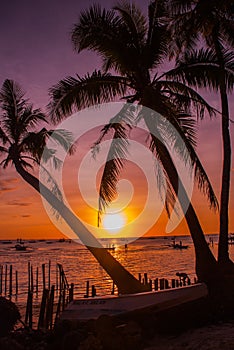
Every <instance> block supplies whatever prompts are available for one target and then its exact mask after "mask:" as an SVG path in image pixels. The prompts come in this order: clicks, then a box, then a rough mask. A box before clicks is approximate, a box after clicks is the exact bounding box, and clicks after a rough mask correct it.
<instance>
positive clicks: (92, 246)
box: [0, 80, 148, 294]
mask: <svg viewBox="0 0 234 350" xmlns="http://www.w3.org/2000/svg"><path fill="white" fill-rule="evenodd" d="M0 107H1V109H2V115H1V124H0V140H1V144H0V154H1V157H3V160H2V161H1V163H0V164H1V166H2V167H3V168H4V169H5V168H6V167H7V166H8V165H10V164H12V165H14V167H15V169H16V171H17V172H18V174H19V175H20V176H21V177H22V178H23V179H24V180H25V181H26V182H27V183H28V184H29V185H30V186H32V187H33V188H34V189H35V190H36V191H37V192H39V193H40V194H41V195H42V196H43V197H44V198H45V199H46V200H47V202H48V203H49V204H50V205H51V206H52V207H53V208H54V209H55V210H56V212H57V213H58V214H59V215H60V216H61V217H62V218H63V219H64V220H65V221H66V223H67V224H68V225H69V226H70V228H71V229H72V230H73V231H74V232H75V234H77V236H78V237H79V238H80V240H81V241H82V242H83V243H84V244H85V245H86V247H87V248H88V249H89V251H90V252H91V253H92V254H93V255H94V257H95V258H96V259H97V261H98V262H99V263H100V265H101V266H102V267H103V268H104V269H105V270H106V272H107V273H108V274H109V275H110V276H111V278H112V279H113V281H114V283H115V284H116V285H117V287H118V289H119V292H120V293H122V294H124V293H136V292H142V291H146V290H148V287H147V286H144V285H142V284H141V283H140V282H139V281H138V280H137V279H135V277H134V276H133V275H131V274H130V273H129V272H128V271H127V270H126V269H125V268H124V267H123V266H122V265H121V264H120V263H119V262H118V261H116V260H115V259H114V257H113V256H112V255H111V254H109V253H108V252H107V251H106V250H105V249H104V248H102V246H101V244H100V243H99V242H98V241H97V240H96V239H95V237H94V236H93V235H92V234H91V233H90V232H89V231H88V230H87V229H86V228H85V226H84V225H83V224H82V223H81V222H80V220H79V219H78V218H77V217H76V216H75V215H74V214H73V212H72V211H70V210H69V209H68V208H67V207H66V205H65V204H64V202H63V199H62V196H61V193H60V192H59V189H58V188H57V187H56V182H55V181H54V180H53V179H52V178H50V184H52V187H53V189H54V190H53V189H50V188H49V187H48V186H46V185H44V184H43V183H41V182H40V181H39V180H38V179H37V178H36V177H35V176H34V175H33V174H32V173H31V172H29V169H33V166H35V165H36V166H38V165H40V160H41V157H42V156H43V152H44V151H45V150H46V152H45V153H46V155H47V157H48V156H49V155H50V156H51V159H52V161H53V164H55V165H59V159H56V154H55V152H54V150H53V149H46V140H47V139H48V138H49V137H51V138H53V139H54V141H55V142H57V143H59V144H60V145H61V146H62V147H63V148H64V149H65V150H66V151H67V152H69V153H72V152H73V147H72V137H71V134H70V133H68V132H66V131H64V130H57V131H53V130H47V129H45V128H42V129H41V130H40V131H36V128H37V126H38V124H39V123H41V122H46V121H47V119H46V117H45V115H44V114H43V113H42V112H41V111H40V109H33V106H32V105H31V104H29V103H28V102H27V100H25V99H24V93H23V91H22V89H21V88H20V86H19V85H18V84H17V83H15V82H14V81H12V80H5V81H4V83H3V86H2V89H1V91H0ZM47 175H49V174H47Z"/></svg>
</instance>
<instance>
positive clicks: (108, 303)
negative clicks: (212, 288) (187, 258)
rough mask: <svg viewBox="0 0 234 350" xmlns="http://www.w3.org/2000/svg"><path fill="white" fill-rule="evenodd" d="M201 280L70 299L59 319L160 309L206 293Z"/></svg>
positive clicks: (96, 316)
mask: <svg viewBox="0 0 234 350" xmlns="http://www.w3.org/2000/svg"><path fill="white" fill-rule="evenodd" d="M207 294H208V289H207V287H206V285H205V284H204V283H197V284H194V285H190V286H186V287H180V288H173V289H167V290H161V291H153V292H145V293H138V294H126V295H119V296H117V295H111V296H104V297H93V298H80V299H75V300H73V301H72V302H71V303H70V304H68V306H67V308H66V309H65V310H64V311H63V312H62V314H61V317H60V318H61V319H62V320H77V321H87V320H89V319H97V318H98V317H99V316H101V315H109V316H115V315H121V314H122V315H123V314H128V313H130V312H134V313H136V312H137V311H140V312H142V311H143V310H152V311H153V310H157V311H159V310H163V309H166V308H169V307H174V306H176V305H180V304H183V303H186V302H189V301H192V300H196V299H200V298H202V297H205V296H207Z"/></svg>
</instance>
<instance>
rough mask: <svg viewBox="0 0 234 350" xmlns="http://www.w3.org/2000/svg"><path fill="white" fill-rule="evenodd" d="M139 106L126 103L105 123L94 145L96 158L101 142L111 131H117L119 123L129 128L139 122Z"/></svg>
mask: <svg viewBox="0 0 234 350" xmlns="http://www.w3.org/2000/svg"><path fill="white" fill-rule="evenodd" d="M138 109H139V107H138V106H136V105H135V106H133V105H132V104H129V103H126V104H124V105H123V107H122V108H121V110H120V111H119V112H118V113H117V114H116V115H115V116H114V117H113V118H111V119H110V121H109V123H108V124H106V125H104V127H103V128H102V130H101V132H100V136H99V138H98V139H97V141H96V142H95V143H94V144H93V146H92V155H93V157H94V158H96V155H97V153H98V152H99V150H100V144H101V142H102V141H103V139H104V137H105V136H106V135H107V134H108V133H109V132H111V131H115V129H116V126H118V125H119V124H122V125H125V126H126V127H128V128H130V129H131V128H132V127H134V126H135V125H136V123H137V117H138V113H137V111H138Z"/></svg>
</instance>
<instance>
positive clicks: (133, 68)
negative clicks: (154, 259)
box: [49, 0, 217, 282]
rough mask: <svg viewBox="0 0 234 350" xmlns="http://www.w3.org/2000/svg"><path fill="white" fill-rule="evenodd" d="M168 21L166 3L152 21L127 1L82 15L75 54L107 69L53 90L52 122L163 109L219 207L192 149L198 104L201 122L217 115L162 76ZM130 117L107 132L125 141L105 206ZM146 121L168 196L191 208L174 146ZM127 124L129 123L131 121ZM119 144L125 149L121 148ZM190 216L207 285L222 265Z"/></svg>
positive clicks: (190, 213) (157, 4)
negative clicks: (102, 110) (114, 110)
mask: <svg viewBox="0 0 234 350" xmlns="http://www.w3.org/2000/svg"><path fill="white" fill-rule="evenodd" d="M166 18H167V12H166V10H165V7H164V5H163V1H160V0H157V1H152V2H151V3H150V5H149V8H148V19H147V18H146V17H145V16H144V15H143V14H142V12H141V11H140V10H139V9H138V8H137V7H136V6H135V5H134V4H130V3H127V2H124V3H121V4H118V5H117V6H116V7H114V9H113V10H106V9H102V8H101V7H100V6H98V5H94V6H91V7H90V8H89V9H88V10H87V11H84V12H83V13H81V15H80V18H79V21H78V23H77V24H76V25H75V26H74V28H73V31H72V42H73V45H74V48H75V50H77V51H78V52H80V51H82V50H84V49H88V50H93V51H94V52H96V53H97V54H98V55H99V56H100V57H101V58H102V61H103V67H102V70H101V71H95V72H93V73H92V74H87V75H85V76H84V77H80V76H77V77H76V78H73V77H68V78H66V79H64V80H62V81H60V82H59V83H58V84H57V85H55V86H53V87H52V88H51V90H50V94H51V97H52V101H51V103H50V105H49V108H50V113H51V115H52V118H53V120H54V121H55V122H58V121H60V120H61V119H62V118H64V117H66V116H67V115H69V114H70V113H71V112H72V111H73V110H74V109H78V110H80V109H82V108H84V107H87V106H91V105H95V104H98V103H103V102H109V101H114V100H116V99H119V98H123V99H125V100H126V101H127V102H130V103H136V102H138V103H139V104H140V105H142V106H144V107H147V108H150V109H151V110H154V111H156V112H157V113H159V114H160V115H162V116H163V117H164V118H165V121H168V122H169V124H172V125H173V127H174V128H175V129H176V131H177V132H178V134H179V135H180V137H181V138H182V140H183V141H184V143H185V145H186V149H187V151H188V152H189V155H190V157H191V159H192V163H193V168H194V171H195V176H196V179H197V181H198V185H199V188H200V189H201V190H203V191H204V193H205V194H206V195H207V197H208V199H209V201H210V205H211V207H212V206H213V207H215V208H216V207H217V201H216V197H215V195H214V192H213V190H212V187H211V184H210V182H209V179H208V177H207V175H206V173H205V171H204V169H203V167H202V164H201V163H200V161H199V159H198V156H197V154H196V152H195V150H194V147H193V146H194V143H195V140H194V132H195V130H194V127H193V125H194V120H193V118H192V116H191V110H190V107H191V106H193V107H194V106H195V107H196V110H197V113H198V114H199V115H200V116H202V115H203V113H204V110H207V111H208V112H209V113H210V114H211V115H212V113H213V109H212V108H211V107H210V106H209V105H208V104H207V103H206V101H205V100H204V99H203V98H202V97H201V96H200V95H199V94H198V93H197V92H196V91H194V90H193V89H191V88H189V87H188V86H186V85H185V84H183V83H180V82H176V81H167V80H166V79H164V76H160V74H159V72H160V64H161V63H162V62H163V60H164V59H165V58H166V57H167V55H168V52H169V47H170V36H169V33H168V30H167V26H166V24H167V20H166ZM114 72H115V74H114ZM124 116H125V117H126V114H125V113H123V116H122V118H123V119H121V116H116V118H117V119H115V118H113V122H111V123H110V124H109V125H107V126H106V128H104V131H103V134H105V133H106V132H107V131H108V130H110V129H111V130H114V136H113V138H114V139H116V138H117V137H118V136H119V135H120V139H121V138H122V143H120V145H119V147H120V148H119V150H120V152H119V151H118V150H115V151H113V152H114V154H115V155H116V156H115V157H114V159H113V160H112V161H108V162H107V164H106V167H105V170H104V177H103V179H102V184H101V188H100V203H101V206H105V205H107V204H108V203H109V202H110V201H111V200H112V198H113V195H114V194H115V190H116V187H115V184H116V181H117V178H118V174H119V172H120V170H121V168H122V166H123V162H122V161H121V160H120V157H119V156H118V155H119V154H121V152H122V151H123V149H124V147H125V146H126V144H125V145H124V142H123V141H124V138H126V136H125V133H126V131H124V127H123V125H124V123H122V122H124ZM141 118H143V119H144V121H145V124H146V125H147V127H148V130H149V139H150V143H149V146H150V149H151V151H152V152H153V153H154V154H155V155H156V156H157V159H158V160H159V161H160V163H161V165H162V167H163V169H164V175H165V176H166V179H167V180H168V181H167V183H168V184H170V193H171V196H169V197H170V198H173V197H174V198H175V197H176V194H177V192H178V186H179V184H180V187H181V189H182V192H183V198H185V202H186V203H188V197H187V194H186V191H185V189H184V187H183V185H182V183H181V181H180V179H179V177H178V173H177V170H176V167H175V165H174V163H173V160H172V158H171V156H170V154H169V152H168V149H167V147H166V146H165V144H164V143H163V142H162V141H160V139H159V138H157V137H155V136H154V135H158V133H159V130H158V127H157V118H156V117H155V114H154V116H153V117H152V116H151V115H150V114H148V115H145V114H143V115H141ZM138 119H140V116H138V118H137V120H138ZM126 124H129V120H127V122H126V123H125V125H126ZM118 134H119V135H118ZM101 137H102V136H101ZM115 145H117V146H118V143H115ZM111 152H112V151H111ZM182 153H183V152H182ZM108 184H109V185H108ZM181 206H182V208H183V209H184V207H183V203H181ZM101 209H102V208H101ZM184 210H185V209H184ZM184 214H185V218H186V220H187V223H188V226H189V230H190V233H191V236H192V239H193V242H194V246H195V253H196V272H197V275H198V277H199V278H200V279H201V280H203V281H204V280H205V281H207V282H208V281H209V280H210V279H211V278H213V277H214V276H213V273H215V272H214V271H216V260H215V258H214V256H213V254H212V253H211V251H210V249H209V247H208V245H207V242H206V240H205V237H204V234H203V231H202V228H201V225H200V223H199V221H198V218H197V216H196V213H195V210H194V208H193V206H192V204H191V203H190V204H189V206H188V209H187V211H186V212H184ZM212 272H213V273H212Z"/></svg>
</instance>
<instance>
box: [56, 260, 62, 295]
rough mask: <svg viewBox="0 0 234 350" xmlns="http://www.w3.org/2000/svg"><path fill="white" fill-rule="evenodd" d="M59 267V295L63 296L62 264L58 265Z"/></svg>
mask: <svg viewBox="0 0 234 350" xmlns="http://www.w3.org/2000/svg"><path fill="white" fill-rule="evenodd" d="M57 267H58V269H59V293H60V294H61V293H62V290H63V286H62V284H63V280H62V272H61V265H60V264H57Z"/></svg>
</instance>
